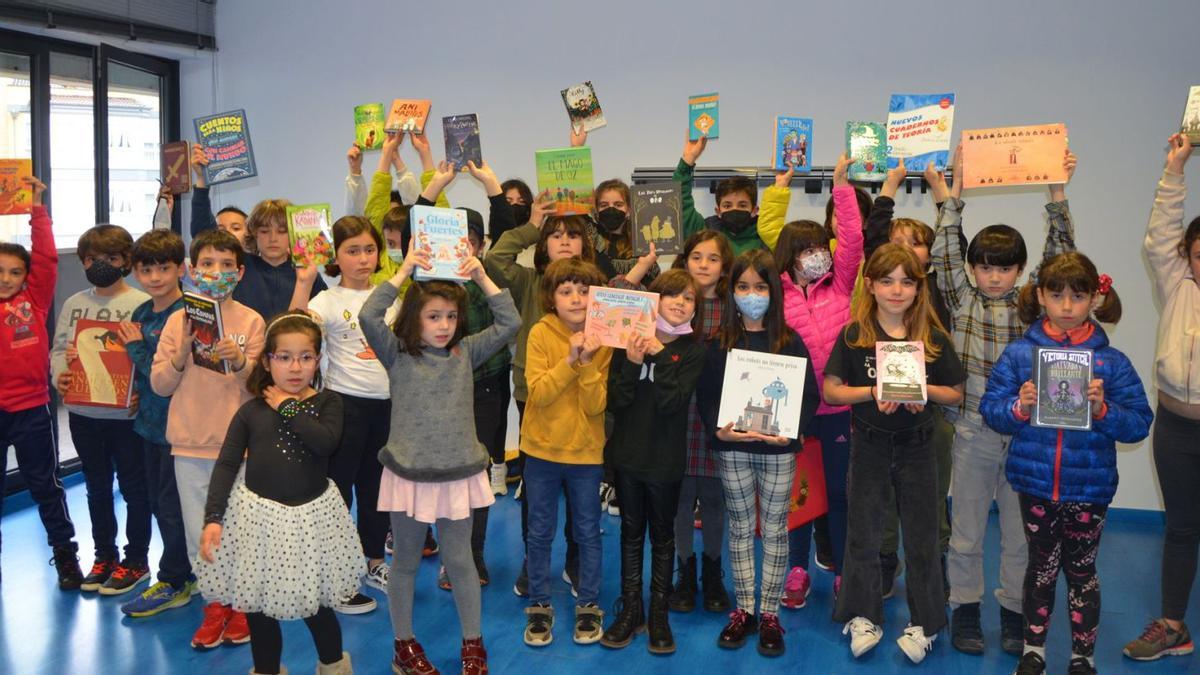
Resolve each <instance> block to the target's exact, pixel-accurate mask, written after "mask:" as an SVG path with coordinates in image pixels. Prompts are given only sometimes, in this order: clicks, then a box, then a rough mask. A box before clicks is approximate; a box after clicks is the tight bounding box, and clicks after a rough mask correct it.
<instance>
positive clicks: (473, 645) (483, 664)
mask: <svg viewBox="0 0 1200 675" xmlns="http://www.w3.org/2000/svg"><path fill="white" fill-rule="evenodd" d="M487 672H488V664H487V650H486V649H484V648H483V637H482V636H480V637H477V638H472V639H470V640H463V643H462V675H487Z"/></svg>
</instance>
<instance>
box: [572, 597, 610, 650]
mask: <svg viewBox="0 0 1200 675" xmlns="http://www.w3.org/2000/svg"><path fill="white" fill-rule="evenodd" d="M603 634H604V610H602V609H600V607H599V606H597V605H596V603H594V602H589V603H586V604H582V605H576V606H575V644H579V645H590V644H593V643H596V642H599V641H600V636H602V635H603Z"/></svg>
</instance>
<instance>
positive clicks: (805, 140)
mask: <svg viewBox="0 0 1200 675" xmlns="http://www.w3.org/2000/svg"><path fill="white" fill-rule="evenodd" d="M812 132H813V121H812V120H811V119H808V118H807V117H788V116H785V115H779V116H777V117H776V118H775V133H774V135H773V140H774V146H775V150H774V159H773V160H772V164H771V166H772V167H773V168H774V169H775V170H776V171H787V170H788V167H793V168H794V169H795V171H796V173H809V172H810V171H812Z"/></svg>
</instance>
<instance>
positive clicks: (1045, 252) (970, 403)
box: [929, 197, 1075, 421]
mask: <svg viewBox="0 0 1200 675" xmlns="http://www.w3.org/2000/svg"><path fill="white" fill-rule="evenodd" d="M962 209H963V201H962V200H961V199H955V198H953V197H951V198H950V199H947V200H946V202H945V203H944V204H943V205H942V209H941V211H939V212H938V222H937V231H936V234H935V236H934V240H933V248H932V249H931V250H930V252H929V255H930V258H931V259H932V262H933V269H934V270H936V271H937V273H938V274H937V286H938V290H939V291H941V293H942V297H943V298H945V300H946V307H947V309H949V310H950V316H951V325H950V326H947V328H949V329H950V334H951V336H952V337H953V339H954V349H955V350H956V351H957V352H958V357H959V359H961V360H962V364H963V368H964V369H966V371H967V382H966V396H964V397H963V402H962V403H960V404H959V405H958V408H957V410H958V414H959V415H966V416H967V417H968V419H971V420H974V421H979V420H981V419H982V418H981V416H980V414H979V399H980V398H981V397H982V396H983V393H984V390H985V389H987V380H988V376H990V375H991V373H992V366H994V365H995V364H996V361H997V360H999V359H1000V355H1001V354H1003V353H1004V348H1005V347H1007V346H1008V345H1009V343H1010V342H1013V341H1015V340H1018V339H1020V337H1021V336H1022V335H1024V334H1025V329H1026V328H1027V326H1026V325H1025V324H1024V323H1022V322H1021V319H1020V317H1019V316H1018V312H1017V295H1018V288H1013V289H1011V290H1010V291H1008V292H1007V293H1005V294H1004V295H1002V296H1000V297H999V298H990V297H988V296H987V294H985V293H984V292H983V291H981V290H979V289H978V288H976V287H975V286H974V285H972V284H971V280H970V278H969V276H968V274H967V269H966V251H964V250H963V248H962V243H961V242H962V241H963V238H962ZM1046 212H1047V213H1048V214H1049V216H1050V229H1049V231H1048V232H1047V233H1046V243H1045V246H1044V247H1043V249H1042V261H1043V262H1044V261H1045V260H1046V259H1047V258H1050V257H1051V256H1054V255H1058V254H1059V253H1065V252H1067V251H1074V250H1075V224H1074V223H1073V222H1072V221H1071V210H1070V208H1069V207H1068V205H1067V202H1065V201H1062V202H1051V203H1049V204H1047V205H1046ZM1040 267H1041V264H1040V263H1039V265H1038V268H1040ZM1036 278H1037V268H1035V269H1034V271H1033V273H1032V274H1031V275H1030V280H1031V281H1032V280H1036Z"/></svg>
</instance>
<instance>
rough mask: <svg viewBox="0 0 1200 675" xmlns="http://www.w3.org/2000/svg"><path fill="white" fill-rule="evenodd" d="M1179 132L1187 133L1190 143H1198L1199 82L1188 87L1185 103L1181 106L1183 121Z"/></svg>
mask: <svg viewBox="0 0 1200 675" xmlns="http://www.w3.org/2000/svg"><path fill="white" fill-rule="evenodd" d="M1179 133H1181V134H1187V137H1188V138H1189V139H1191V141H1192V145H1200V84H1194V85H1192V86H1191V87H1190V88H1189V89H1188V98H1187V105H1185V106H1183V121H1182V122H1180V123H1179Z"/></svg>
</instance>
